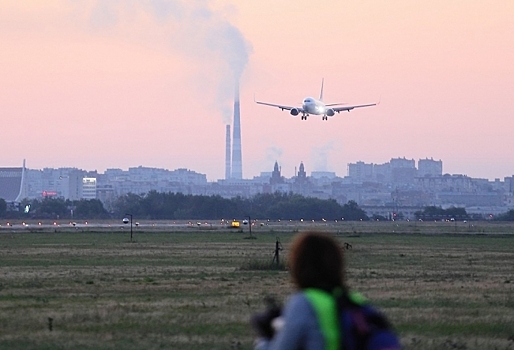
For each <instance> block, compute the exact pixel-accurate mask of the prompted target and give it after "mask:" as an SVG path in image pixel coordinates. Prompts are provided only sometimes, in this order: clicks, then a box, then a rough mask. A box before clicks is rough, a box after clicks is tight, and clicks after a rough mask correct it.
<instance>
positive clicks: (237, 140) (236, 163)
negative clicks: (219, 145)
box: [232, 80, 243, 180]
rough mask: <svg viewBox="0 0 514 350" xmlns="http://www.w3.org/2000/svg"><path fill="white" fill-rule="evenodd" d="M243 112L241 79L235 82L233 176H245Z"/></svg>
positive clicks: (235, 177) (234, 177) (237, 177)
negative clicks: (242, 131)
mask: <svg viewBox="0 0 514 350" xmlns="http://www.w3.org/2000/svg"><path fill="white" fill-rule="evenodd" d="M240 119H241V112H240V110H239V81H237V80H236V82H235V95H234V135H233V137H232V178H233V179H238V180H240V179H242V178H243V162H242V160H241V158H242V156H241V120H240Z"/></svg>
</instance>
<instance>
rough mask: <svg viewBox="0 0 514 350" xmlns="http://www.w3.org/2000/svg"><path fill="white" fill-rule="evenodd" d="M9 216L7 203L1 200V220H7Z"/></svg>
mask: <svg viewBox="0 0 514 350" xmlns="http://www.w3.org/2000/svg"><path fill="white" fill-rule="evenodd" d="M6 214H7V202H6V201H5V199H3V198H0V218H5V215H6Z"/></svg>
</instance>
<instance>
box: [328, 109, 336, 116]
mask: <svg viewBox="0 0 514 350" xmlns="http://www.w3.org/2000/svg"><path fill="white" fill-rule="evenodd" d="M334 114H336V112H334V110H333V109H332V108H329V109H327V115H328V116H329V117H333V116H334Z"/></svg>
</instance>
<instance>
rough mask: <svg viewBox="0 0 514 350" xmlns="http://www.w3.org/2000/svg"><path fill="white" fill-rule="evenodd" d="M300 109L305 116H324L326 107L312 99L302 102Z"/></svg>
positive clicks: (308, 98) (307, 98)
mask: <svg viewBox="0 0 514 350" xmlns="http://www.w3.org/2000/svg"><path fill="white" fill-rule="evenodd" d="M302 108H303V110H304V112H305V113H306V114H314V115H325V113H326V111H327V107H326V106H325V104H324V103H323V102H321V101H320V100H317V99H315V98H312V97H306V98H305V99H304V100H303V104H302Z"/></svg>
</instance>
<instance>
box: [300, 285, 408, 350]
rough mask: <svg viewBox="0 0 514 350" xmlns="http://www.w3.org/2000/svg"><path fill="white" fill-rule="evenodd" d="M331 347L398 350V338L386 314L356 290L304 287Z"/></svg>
mask: <svg viewBox="0 0 514 350" xmlns="http://www.w3.org/2000/svg"><path fill="white" fill-rule="evenodd" d="M304 295H305V297H306V298H307V300H309V301H310V303H311V305H312V306H313V308H314V311H315V313H316V317H317V318H318V322H319V325H320V328H321V332H322V334H323V337H324V339H325V342H326V348H327V349H330V350H340V349H342V350H398V349H401V345H400V342H399V341H398V338H397V337H396V335H395V333H394V332H393V330H392V328H391V326H390V325H389V322H388V321H387V319H386V317H385V316H384V315H383V314H381V313H380V312H379V311H378V310H376V309H375V308H373V307H372V306H370V305H368V304H367V302H366V299H365V298H364V297H363V296H362V295H360V294H359V293H344V292H343V291H342V290H336V291H335V292H334V293H327V292H326V291H323V290H321V289H315V288H309V289H306V290H305V291H304Z"/></svg>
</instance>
